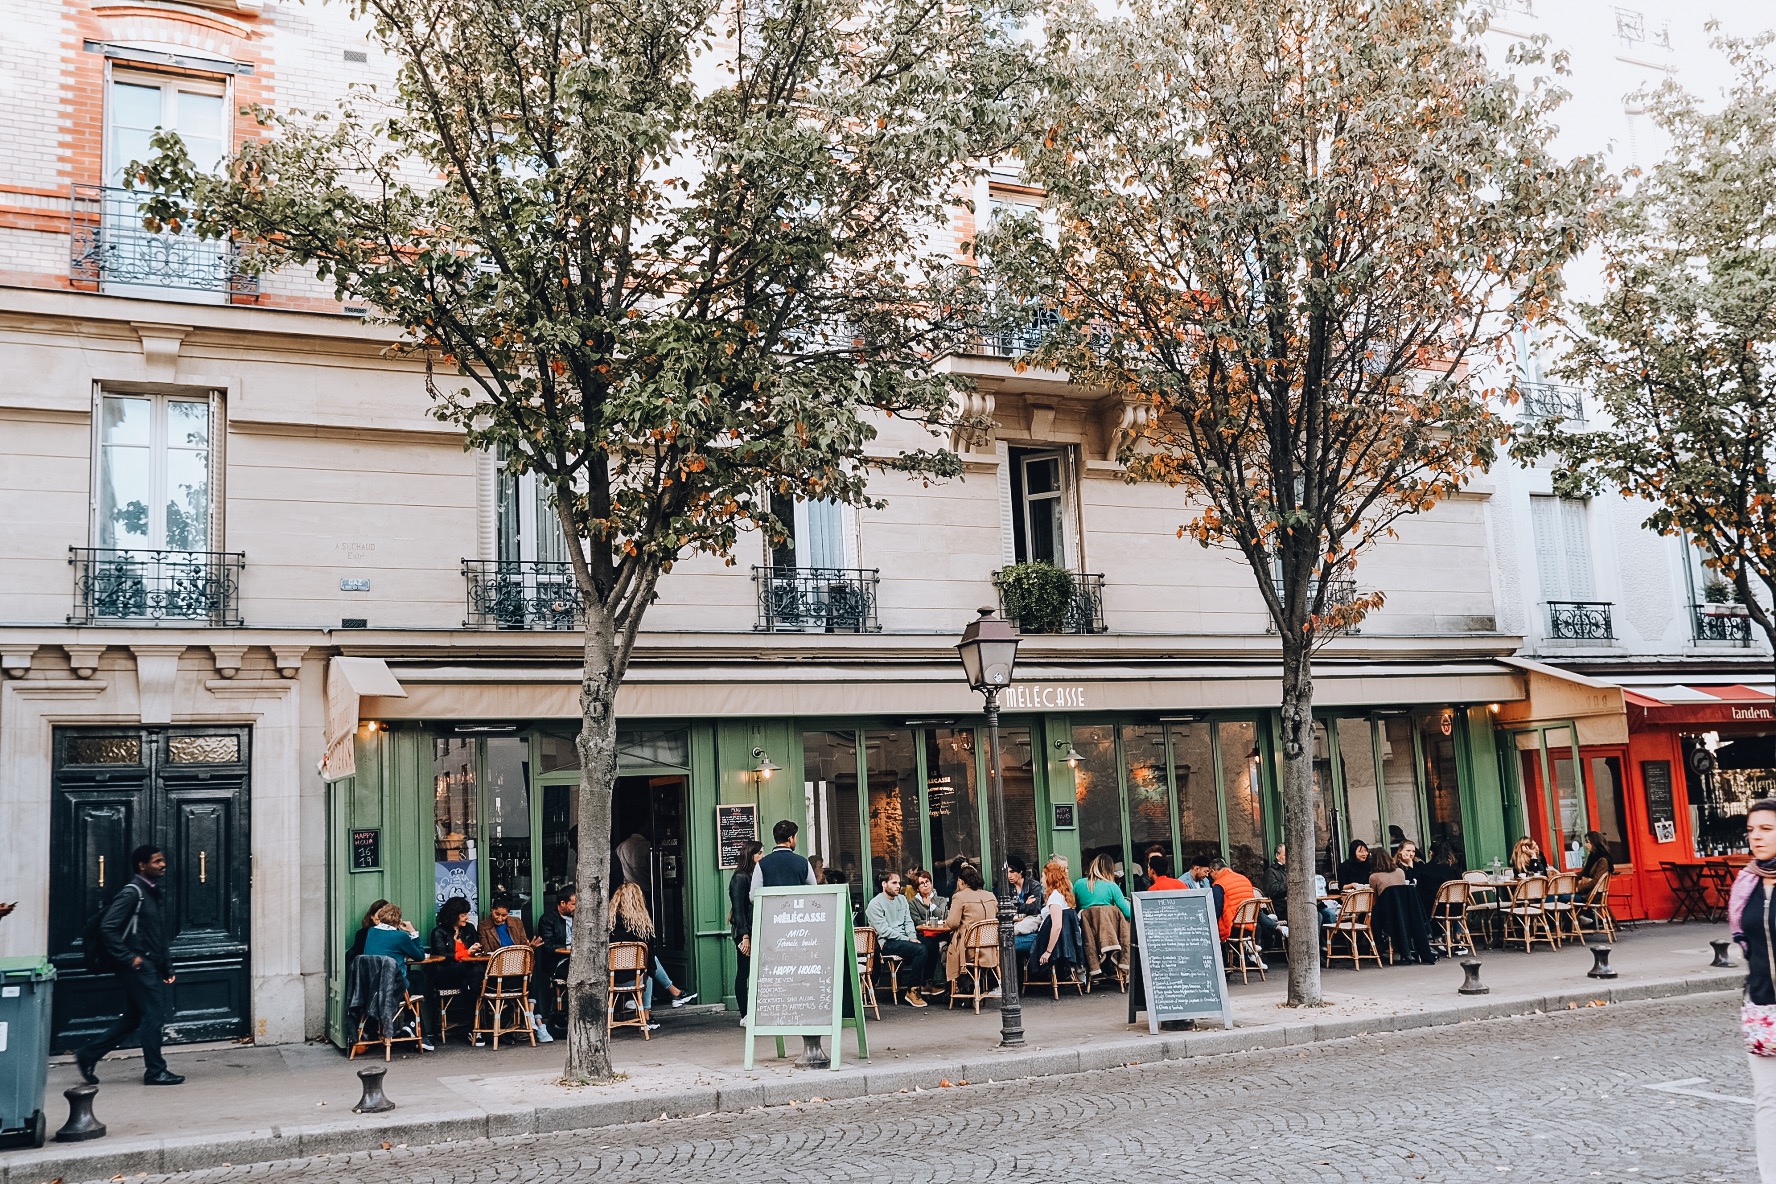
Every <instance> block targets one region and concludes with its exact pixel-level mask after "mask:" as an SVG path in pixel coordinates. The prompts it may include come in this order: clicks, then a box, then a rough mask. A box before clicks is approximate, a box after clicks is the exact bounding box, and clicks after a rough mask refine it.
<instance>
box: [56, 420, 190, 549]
mask: <svg viewBox="0 0 1776 1184" xmlns="http://www.w3.org/2000/svg"><path fill="white" fill-rule="evenodd" d="M108 398H110V399H145V400H147V401H148V404H149V412H148V488H149V501H148V507H147V509H148V542H147V543H146V544H145V545H144V546H142V547H122V548H118V549H121V550H147V551H166V550H173V549H175V548H169V547H168V546H167V537H166V503H167V493H168V490H167V451H168V441H167V431H168V428H167V404H168V403H200V402H201V403H206V404H207V406H208V412H209V443H208V447H207V449H206V451H207V452H208V455H207V456H206V457H205V458H204V482H205V487H206V489H207V491H208V496H207V500H208V504H207V505H205V507H204V534H205V536H206V537H205V545H204V547H203V548H202V550H204V551H221V550H222V549H223V547H222V538H221V535H222V515H221V512H220V507H221V505H222V496H221V494H222V489H221V474H222V439H223V424H222V410H223V404H222V395H221V392H219V391H213V390H189V391H141V390H129V389H124V388H118V387H102V386H95V387H94V388H93V405H92V469H91V473H90V480H91V491H92V492H91V496H90V498H89V499H88V507H87V509H88V514H87V520H88V523H89V526H90V530H91V535H90V537H91V539H92V545H93V546H94V547H100V548H105V547H116V543H115V541H113V542H112V543H110V544H107V543H106V542H105V541H104V539H105V532H104V523H103V522H102V521H101V520H100V507H101V504H102V502H103V500H104V481H105V452H106V450H105V400H106V399H108ZM130 447H134V446H133V445H131V446H130Z"/></svg>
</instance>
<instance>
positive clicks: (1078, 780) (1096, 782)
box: [1073, 724, 1128, 891]
mask: <svg viewBox="0 0 1776 1184" xmlns="http://www.w3.org/2000/svg"><path fill="white" fill-rule="evenodd" d="M1073 748H1074V750H1075V751H1076V752H1078V753H1079V756H1080V761H1079V765H1078V767H1077V768H1075V769H1074V770H1073V789H1074V793H1075V794H1076V795H1077V796H1078V801H1079V818H1078V821H1079V866H1078V867H1076V868H1074V869H1073V875H1074V877H1075V878H1078V877H1079V876H1083V875H1085V873H1086V872H1087V871H1088V870H1089V869H1090V868H1091V865H1092V860H1094V859H1096V858H1097V857H1098V856H1100V855H1108V856H1109V857H1110V860H1111V862H1113V863H1117V864H1121V863H1122V862H1123V849H1122V793H1121V790H1120V788H1119V786H1118V784H1117V761H1116V726H1115V725H1114V724H1075V725H1074V726H1073ZM1122 887H1123V889H1124V890H1125V891H1126V890H1127V888H1128V884H1127V883H1126V881H1125V882H1124V883H1123V884H1122Z"/></svg>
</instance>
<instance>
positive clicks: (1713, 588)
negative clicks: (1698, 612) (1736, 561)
mask: <svg viewBox="0 0 1776 1184" xmlns="http://www.w3.org/2000/svg"><path fill="white" fill-rule="evenodd" d="M1702 599H1703V601H1704V603H1703V605H1702V615H1703V616H1708V617H1743V616H1748V615H1750V610H1749V609H1747V608H1746V607H1745V606H1744V605H1743V604H1741V603H1739V589H1737V588H1735V587H1734V586H1733V585H1731V584H1729V583H1727V581H1725V580H1723V579H1721V578H1720V577H1719V576H1715V577H1713V578H1712V579H1710V580H1709V581H1708V582H1707V583H1706V584H1704V585H1702Z"/></svg>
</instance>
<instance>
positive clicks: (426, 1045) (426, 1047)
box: [419, 1040, 438, 1052]
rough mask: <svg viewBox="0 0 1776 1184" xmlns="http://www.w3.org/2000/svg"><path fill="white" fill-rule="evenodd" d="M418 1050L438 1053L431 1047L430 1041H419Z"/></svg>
mask: <svg viewBox="0 0 1776 1184" xmlns="http://www.w3.org/2000/svg"><path fill="white" fill-rule="evenodd" d="M419 1050H420V1051H421V1052H437V1051H438V1050H437V1049H436V1048H435V1047H433V1046H432V1042H431V1041H430V1040H421V1041H420V1042H419Z"/></svg>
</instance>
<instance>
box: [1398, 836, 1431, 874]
mask: <svg viewBox="0 0 1776 1184" xmlns="http://www.w3.org/2000/svg"><path fill="white" fill-rule="evenodd" d="M1393 861H1394V869H1395V870H1396V871H1398V872H1399V873H1400V874H1401V875H1403V876H1405V877H1406V880H1407V882H1408V883H1411V884H1416V883H1418V873H1419V872H1420V871H1422V870H1423V867H1424V865H1423V864H1421V863H1419V862H1418V844H1417V843H1415V842H1413V841H1412V840H1411V839H1407V840H1405V841H1404V842H1402V843H1401V844H1400V847H1399V850H1397V851H1395V852H1394V854H1393Z"/></svg>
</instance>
